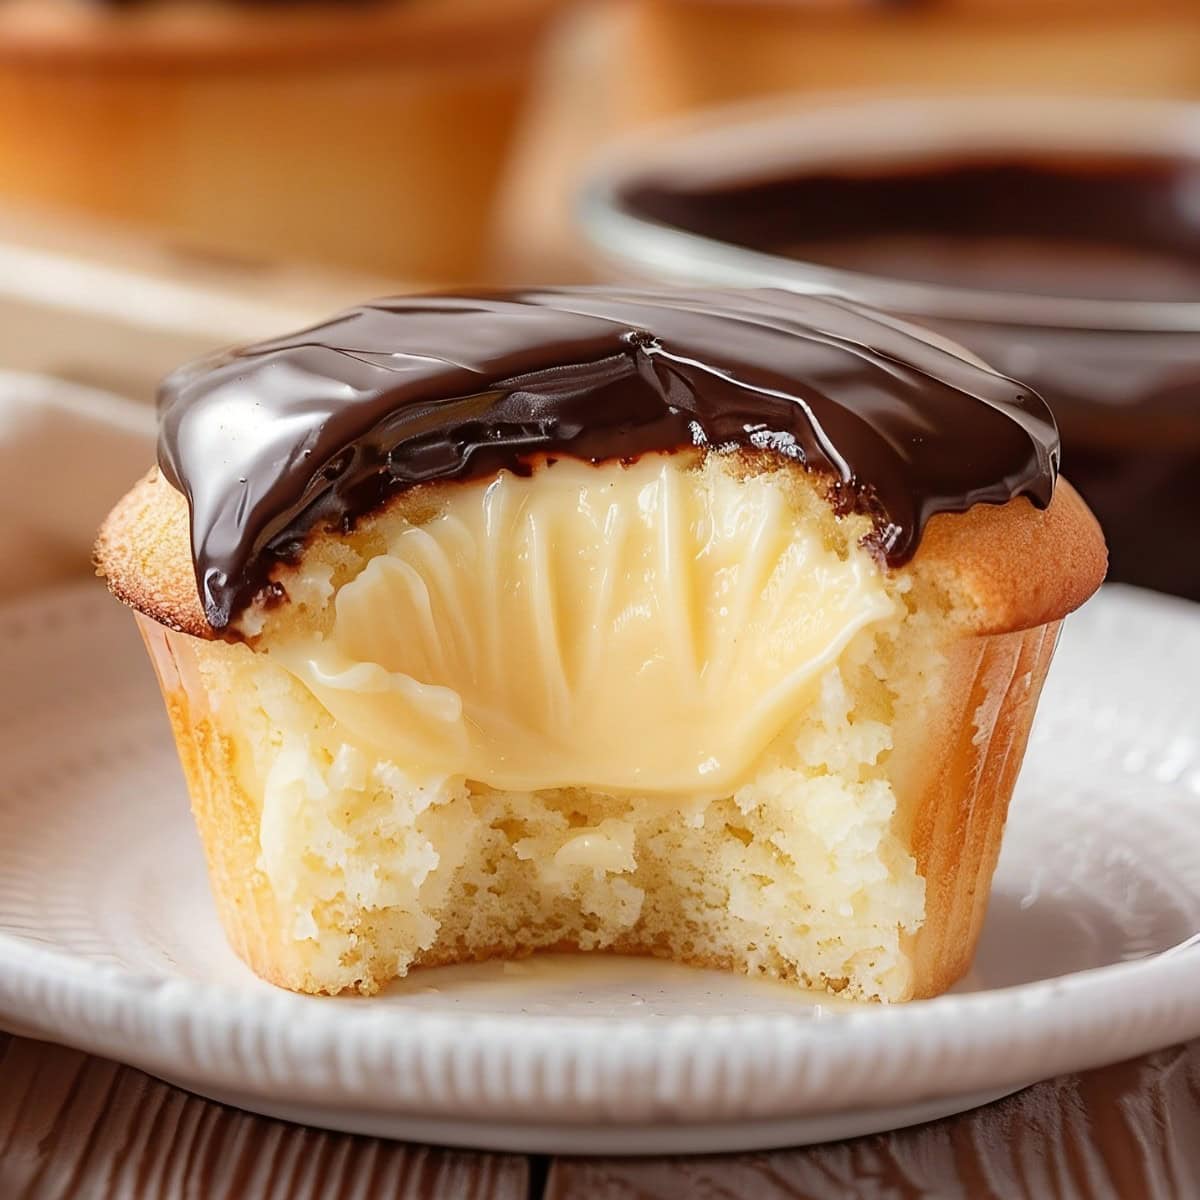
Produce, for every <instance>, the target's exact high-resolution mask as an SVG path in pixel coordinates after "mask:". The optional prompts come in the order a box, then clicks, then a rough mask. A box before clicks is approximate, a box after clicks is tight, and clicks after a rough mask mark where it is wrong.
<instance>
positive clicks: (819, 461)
mask: <svg viewBox="0 0 1200 1200" xmlns="http://www.w3.org/2000/svg"><path fill="white" fill-rule="evenodd" d="M1057 466H1058V437H1057V433H1056V430H1055V426H1054V422H1053V419H1052V417H1051V415H1050V413H1049V411H1048V410H1047V409H1046V407H1045V405H1044V404H1043V402H1042V401H1041V400H1040V399H1039V398H1038V397H1037V396H1036V395H1035V394H1034V393H1032V392H1030V391H1029V390H1028V389H1026V388H1023V387H1022V386H1021V385H1020V384H1017V383H1014V382H1013V381H1012V380H1010V379H1007V378H1005V377H1003V376H1000V375H997V374H995V373H994V372H992V371H991V370H989V369H988V368H986V367H985V366H983V365H982V364H981V363H979V362H978V361H977V360H974V359H972V358H970V357H969V356H967V355H966V353H965V352H963V351H959V350H958V349H957V348H955V347H953V346H952V345H950V344H948V343H944V342H942V341H940V340H936V339H935V338H934V337H933V335H926V334H924V333H922V332H921V331H919V330H917V329H915V328H913V327H910V326H907V325H903V324H901V323H899V322H896V321H894V320H892V319H890V318H886V317H883V316H881V315H879V314H876V313H873V312H871V311H869V310H866V309H863V308H859V307H857V306H854V305H852V304H849V303H847V302H843V301H840V300H834V299H828V298H820V297H812V296H797V295H792V294H788V293H782V292H771V291H745V292H737V291H728V292H718V291H710V292H682V291H680V292H668V291H629V292H622V291H600V290H587V289H579V290H574V291H571V290H563V291H550V292H524V293H520V292H514V293H492V294H484V295H477V296H453V295H450V296H426V297H415V298H401V299H393V300H385V301H380V302H377V303H374V304H369V305H364V306H363V307H361V308H357V309H354V310H351V311H350V312H347V313H344V314H342V315H341V316H338V317H336V318H334V319H333V320H332V321H330V322H329V323H328V324H325V325H322V326H319V327H317V328H313V329H308V330H305V331H303V332H301V333H299V334H296V335H295V336H292V337H285V338H280V339H279V340H277V341H274V342H267V343H263V344H261V345H257V346H252V347H249V348H247V349H243V350H238V351H234V352H232V353H230V354H227V355H225V356H224V357H221V358H217V359H214V360H210V361H207V362H203V363H200V364H198V365H195V366H191V367H187V368H184V369H183V370H181V371H179V372H177V373H176V374H175V375H173V376H172V377H170V378H169V379H168V380H167V382H166V384H165V385H164V387H163V390H162V396H161V438H160V444H159V467H158V469H156V470H155V471H154V472H152V473H151V474H150V475H149V476H147V477H146V478H145V479H143V480H142V481H141V482H140V483H138V484H137V485H136V486H135V487H134V488H133V490H132V491H131V492H130V493H129V494H128V495H127V496H126V497H125V498H124V500H122V501H121V503H120V504H119V505H118V506H117V508H116V509H115V510H114V511H113V513H112V514H111V516H110V517H109V519H108V521H107V522H106V524H105V526H104V528H103V530H102V531H101V534H100V539H99V543H98V550H97V554H98V561H99V565H100V569H101V571H102V572H103V574H104V575H105V576H106V577H107V579H108V582H109V586H110V587H111V588H112V590H113V592H114V593H115V594H116V595H117V596H118V597H119V598H120V599H122V600H124V601H125V602H126V603H127V604H129V605H130V606H131V607H133V608H134V609H135V611H136V614H137V619H138V622H139V624H140V626H141V629H142V632H143V634H144V636H145V640H146V643H147V645H148V647H149V649H150V653H151V656H152V658H153V660H154V663H155V666H156V668H157V671H158V674H159V678H160V680H161V683H162V688H163V693H164V696H165V698H166V703H167V708H168V710H169V713H170V717H171V722H172V725H173V728H174V732H175V736H176V739H177V741H178V745H179V750H180V756H181V758H182V761H183V766H184V771H185V774H186V776H187V780H188V785H189V788H190V790H191V795H192V802H193V808H194V812H195V816H196V820H197V823H198V826H199V829H200V833H201V837H202V839H203V841H204V845H205V850H206V852H207V857H208V863H209V868H210V872H211V877H212V885H213V891H214V894H215V896H216V899H217V903H218V906H219V908H220V911H221V915H222V918H223V920H224V923H225V927H226V929H227V931H228V934H229V937H230V939H231V941H232V943H233V945H234V946H235V948H236V949H237V951H238V952H239V953H240V954H241V955H242V957H243V958H245V959H246V961H247V962H248V963H249V964H250V965H251V966H252V967H253V968H254V970H255V971H257V972H258V973H259V974H260V975H262V976H264V977H265V978H267V979H269V980H272V981H273V982H275V983H278V984H281V985H283V986H285V987H289V988H294V989H298V990H300V991H306V992H337V991H340V990H342V989H346V988H353V989H358V990H359V991H363V992H373V991H375V990H377V989H378V988H379V987H381V986H382V985H384V984H385V983H386V982H387V981H388V980H390V979H392V978H394V977H396V976H398V975H403V974H405V973H406V972H407V971H408V970H409V969H410V968H411V967H413V966H416V965H419V964H423V963H448V962H457V961H461V960H464V959H473V958H485V957H491V956H509V955H522V954H527V953H529V952H531V951H534V950H537V949H540V948H547V947H554V948H558V949H562V948H578V949H581V950H612V951H621V952H625V953H638V954H655V955H662V956H666V957H671V958H675V959H678V960H681V961H684V962H688V963H697V964H704V965H708V966H719V967H726V968H730V969H734V970H738V971H744V972H747V973H750V974H755V975H766V976H772V977H777V978H782V979H790V980H795V981H797V982H799V983H801V984H804V985H807V986H813V987H822V988H827V989H830V990H833V991H838V992H842V993H844V994H846V995H848V996H852V997H857V998H864V999H877V1000H906V999H909V998H911V997H914V996H929V995H933V994H935V993H937V992H940V991H942V990H943V989H945V988H947V987H948V986H949V985H950V984H951V983H953V982H954V981H955V980H956V979H957V978H958V977H959V976H960V975H961V974H962V973H963V972H964V971H965V970H966V968H967V966H968V964H969V963H970V960H971V956H972V952H973V949H974V945H975V940H976V937H977V935H978V933H979V928H980V924H981V922H982V919H983V914H984V909H985V907H986V903H987V896H988V890H989V886H990V881H991V876H992V872H993V869H994V867H995V864H996V857H997V854H998V852H999V847H1000V838H1001V833H1002V830H1003V827H1004V821H1005V815H1006V811H1007V808H1008V802H1009V797H1010V795H1011V793H1012V789H1013V784H1014V781H1015V779H1016V775H1017V771H1018V769H1019V766H1020V762H1021V757H1022V753H1023V750H1024V747H1025V742H1026V738H1027V736H1028V733H1029V727H1030V722H1031V721H1032V718H1033V714H1034V708H1035V706H1036V704H1037V699H1038V694H1039V691H1040V689H1041V686H1042V681H1043V679H1044V677H1045V674H1046V670H1047V667H1048V666H1049V662H1050V657H1051V654H1052V652H1053V649H1054V644H1055V638H1056V636H1057V633H1058V629H1059V624H1060V622H1061V621H1062V619H1063V617H1064V616H1065V615H1066V614H1067V613H1068V612H1070V611H1071V610H1072V609H1073V608H1075V607H1076V606H1077V605H1079V604H1080V603H1082V602H1083V600H1085V599H1086V598H1087V597H1088V596H1089V595H1090V594H1091V593H1092V592H1093V591H1094V590H1095V588H1096V587H1097V586H1098V585H1099V583H1100V580H1101V577H1102V576H1103V573H1104V563H1105V552H1104V545H1103V541H1102V538H1101V536H1100V533H1099V530H1098V528H1097V526H1096V524H1095V522H1094V521H1093V519H1092V517H1091V516H1090V514H1089V513H1088V511H1087V510H1086V508H1085V507H1084V505H1083V503H1082V502H1081V501H1080V499H1079V498H1078V496H1077V495H1076V493H1075V492H1074V491H1073V490H1072V489H1071V488H1070V486H1069V485H1068V484H1066V483H1065V482H1063V481H1062V480H1057V481H1056V476H1057Z"/></svg>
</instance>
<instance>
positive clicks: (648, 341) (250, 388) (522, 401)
mask: <svg viewBox="0 0 1200 1200" xmlns="http://www.w3.org/2000/svg"><path fill="white" fill-rule="evenodd" d="M693 446H705V447H711V448H716V449H721V448H731V447H740V448H750V449H757V450H760V451H762V452H764V453H768V454H777V455H779V456H780V458H782V459H787V460H790V461H794V462H797V463H799V464H801V465H802V466H804V467H806V468H808V469H811V470H813V471H818V472H821V473H823V474H824V475H825V476H826V477H827V478H828V479H829V481H830V485H831V489H832V492H833V495H834V497H835V499H836V501H837V503H839V505H840V506H842V507H843V508H844V509H845V510H850V509H856V510H858V511H863V512H866V513H868V514H869V515H870V516H871V517H872V519H873V521H874V528H875V534H874V544H875V547H876V548H877V550H878V551H879V552H880V553H881V554H883V555H884V556H885V557H886V558H887V559H888V561H889V562H891V563H893V564H896V563H901V562H904V561H905V560H906V559H907V558H908V557H909V556H910V555H911V554H912V553H913V552H914V551H915V549H916V547H917V544H918V542H919V540H920V536H921V532H922V530H923V528H924V526H925V523H926V522H927V521H928V520H929V518H930V517H931V516H933V515H934V514H935V513H939V512H947V511H950V512H962V511H965V510H966V509H968V508H970V507H971V506H972V505H973V504H976V503H980V502H985V503H1005V502H1006V501H1008V500H1010V499H1012V498H1013V497H1015V496H1027V497H1028V498H1029V499H1030V500H1032V501H1033V502H1034V503H1035V504H1037V505H1039V506H1042V507H1044V506H1045V505H1046V504H1048V503H1049V501H1050V497H1051V493H1052V491H1053V486H1054V480H1055V477H1056V473H1057V463H1058V434H1057V430H1056V428H1055V425H1054V420H1053V418H1052V417H1051V415H1050V412H1049V409H1048V408H1047V407H1046V405H1045V404H1044V403H1043V401H1042V400H1041V398H1040V397H1039V396H1037V394H1036V393H1034V392H1032V391H1031V390H1030V389H1028V388H1026V387H1024V386H1023V385H1021V384H1019V383H1016V382H1014V381H1013V380H1011V379H1008V378H1006V377H1004V376H1003V375H999V374H997V373H995V372H994V371H991V370H989V369H987V368H985V367H983V366H981V365H980V364H978V363H976V362H974V361H972V360H970V359H968V358H964V357H962V356H961V355H960V354H958V353H955V352H954V351H953V350H952V349H950V348H947V347H945V346H943V345H941V344H939V343H937V342H936V341H931V340H928V338H927V336H926V335H925V334H923V333H922V332H921V331H919V330H915V329H913V328H911V327H909V326H907V325H905V324H903V323H901V322H898V321H896V320H895V319H892V318H887V317H884V316H882V315H880V314H877V313H875V312H873V311H872V310H870V309H867V308H863V307H860V306H858V305H856V304H853V303H849V302H846V301H840V300H834V299H830V298H826V297H817V296H799V295H795V294H793V293H790V292H782V291H768V290H742V291H738V290H734V291H716V290H713V291H682V290H673V291H652V290H634V291H617V290H600V289H586V288H585V289H574V290H569V289H563V290H556V291H540V292H530V291H526V292H491V293H481V294H478V295H453V296H416V297H399V298H395V299H388V300H381V301H377V302H375V303H373V304H367V305H363V306H361V307H359V308H354V309H351V310H349V311H348V312H346V313H343V314H341V315H340V316H337V317H335V318H333V319H332V320H331V321H329V322H327V323H326V324H323V325H320V326H316V327H314V328H312V329H308V330H304V331H301V332H300V333H297V334H295V335H293V336H291V337H285V338H280V339H277V340H275V341H271V342H264V343H261V344H259V345H256V346H250V347H247V348H244V349H241V350H235V351H233V352H231V353H228V354H225V355H222V356H220V357H217V358H215V359H210V360H207V361H204V362H201V363H199V364H195V365H193V366H191V367H186V368H184V369H182V370H180V371H178V372H176V373H175V374H173V375H172V376H171V377H169V378H168V379H167V380H166V382H165V384H164V386H163V389H162V391H161V394H160V437H159V465H160V466H161V468H162V470H163V473H164V474H165V475H166V477H167V479H168V480H169V481H170V482H171V483H172V484H173V485H174V486H175V487H177V488H178V489H179V490H180V491H181V492H183V493H184V494H185V495H186V496H187V499H188V503H189V508H190V512H191V539H192V553H193V559H194V564H195V570H196V582H197V586H198V588H199V594H200V597H201V600H202V603H203V605H204V610H205V614H206V616H207V618H208V621H209V623H210V624H211V625H212V627H213V628H214V629H221V628H224V627H225V626H227V625H228V624H229V622H230V621H231V619H232V618H233V617H235V616H236V615H237V613H238V612H239V611H240V609H242V608H243V607H244V606H245V605H246V604H247V603H248V602H249V601H250V600H251V599H252V598H253V597H254V596H255V594H257V592H258V591H259V590H260V589H261V588H262V587H263V586H264V585H265V584H266V582H267V580H268V577H269V574H270V570H271V568H272V566H274V564H275V563H277V562H279V561H281V560H285V561H286V560H290V559H294V558H295V556H296V555H297V553H298V552H299V550H300V548H301V547H302V545H303V542H304V539H305V538H306V537H307V535H308V534H309V532H310V531H312V530H314V529H316V528H339V527H340V528H349V527H352V526H353V524H354V522H355V521H356V520H357V519H358V518H360V517H361V516H363V515H365V514H367V513H369V512H371V511H373V510H375V509H377V508H379V507H380V506H381V505H382V504H383V503H385V502H386V501H387V500H388V499H389V497H391V496H392V495H395V494H396V493H397V492H399V491H401V490H403V489H405V488H409V487H412V486H415V485H418V484H422V483H429V482H433V481H438V480H466V479H477V478H484V477H487V476H489V475H492V474H495V473H496V472H498V471H501V470H508V471H515V472H521V473H527V472H528V470H529V469H530V463H531V462H532V461H534V460H536V459H538V458H539V457H542V456H547V455H549V456H553V455H570V456H572V457H575V458H578V459H582V460H584V461H588V462H594V463H599V462H605V461H621V460H630V459H633V458H636V457H637V456H639V455H642V454H646V453H650V452H661V451H666V452H671V451H676V450H680V449H684V448H688V447H693Z"/></svg>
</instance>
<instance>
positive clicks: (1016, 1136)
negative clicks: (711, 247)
mask: <svg viewBox="0 0 1200 1200" xmlns="http://www.w3.org/2000/svg"><path fill="white" fill-rule="evenodd" d="M686 1196H701V1197H704V1198H705V1200H735V1198H740V1197H753V1198H754V1200H853V1198H858V1197H862V1198H864V1200H884V1198H888V1200H891V1198H897V1200H899V1198H909V1197H938V1198H939V1200H940V1198H942V1197H946V1198H953V1197H969V1198H970V1200H976V1198H979V1200H984V1198H988V1200H990V1198H995V1200H1017V1198H1019V1197H1030V1198H1031V1200H1042V1198H1043V1197H1063V1198H1064V1200H1093V1198H1094V1200H1109V1198H1113V1200H1137V1198H1139V1197H1153V1198H1154V1200H1160V1198H1161V1200H1175V1198H1177V1197H1179V1198H1182V1197H1193V1196H1200V1041H1197V1042H1192V1043H1190V1044H1189V1045H1187V1046H1177V1047H1175V1048H1173V1049H1170V1050H1164V1051H1161V1052H1159V1053H1157V1054H1152V1055H1148V1056H1146V1057H1144V1058H1140V1059H1136V1060H1134V1061H1133V1062H1128V1063H1121V1064H1118V1065H1116V1066H1112V1067H1105V1068H1103V1069H1101V1070H1097V1071H1089V1072H1087V1073H1085V1074H1082V1075H1071V1076H1066V1077H1064V1078H1062V1079H1056V1080H1052V1081H1050V1082H1048V1083H1043V1084H1038V1085H1037V1086H1036V1087H1032V1088H1029V1089H1027V1090H1026V1091H1024V1092H1021V1093H1019V1094H1018V1095H1016V1096H1010V1097H1008V1099H1006V1100H1001V1101H1000V1102H999V1103H997V1104H992V1105H989V1106H987V1107H986V1108H982V1109H977V1110H975V1111H974V1112H970V1113H963V1114H962V1115H960V1116H957V1117H950V1118H947V1119H946V1120H942V1121H934V1122H931V1123H929V1124H927V1125H922V1126H918V1127H916V1128H914V1129H909V1130H901V1131H899V1132H897V1133H892V1134H882V1135H879V1136H876V1137H868V1138H857V1139H855V1140H853V1141H846V1142H836V1143H832V1144H830V1145H825V1146H815V1147H811V1148H809V1149H804V1150H789V1151H780V1152H772V1153H761V1154H744V1155H736V1156H731V1157H713V1158H657V1159H560V1160H558V1161H557V1162H555V1163H554V1164H553V1165H552V1166H551V1169H550V1176H549V1179H548V1181H547V1186H546V1193H545V1198H546V1200H677V1198H678V1197H686Z"/></svg>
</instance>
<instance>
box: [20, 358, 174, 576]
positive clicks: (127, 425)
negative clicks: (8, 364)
mask: <svg viewBox="0 0 1200 1200" xmlns="http://www.w3.org/2000/svg"><path fill="white" fill-rule="evenodd" d="M153 462H154V413H153V412H152V411H151V410H150V409H149V408H148V407H146V406H145V405H142V404H135V403H133V402H132V401H129V400H124V399H122V398H120V397H118V396H113V395H110V394H109V393H107V392H101V391H97V390H95V389H93V388H86V387H81V386H80V385H78V384H72V383H66V382H64V381H62V380H57V379H48V378H46V377H44V376H39V375H26V374H21V373H17V372H10V371H0V599H3V598H7V597H10V596H15V595H17V594H19V593H20V592H23V591H28V590H31V589H33V588H37V587H42V586H44V585H46V584H49V583H53V582H56V581H58V580H62V579H67V578H70V577H71V576H82V575H85V574H87V573H89V572H90V571H91V570H92V564H91V551H92V543H93V541H94V540H95V536H96V529H97V527H98V526H99V524H100V522H101V521H102V520H103V519H104V516H105V514H106V513H107V512H108V510H109V508H111V507H112V505H113V503H114V502H115V501H116V500H118V499H119V498H120V496H121V495H122V493H123V492H125V491H126V490H127V489H128V488H129V486H130V485H131V484H132V483H134V482H135V481H136V480H137V479H138V478H139V477H140V476H141V475H143V474H144V473H145V472H146V471H147V470H148V469H149V468H150V466H151V465H152V464H153Z"/></svg>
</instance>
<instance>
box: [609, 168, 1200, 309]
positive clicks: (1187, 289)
mask: <svg viewBox="0 0 1200 1200" xmlns="http://www.w3.org/2000/svg"><path fill="white" fill-rule="evenodd" d="M618 203H619V204H620V205H621V206H622V207H623V208H625V209H626V210H628V211H629V212H632V213H636V214H637V215H639V216H641V217H644V218H647V219H649V220H653V221H658V222H661V223H662V224H665V225H669V226H671V227H673V228H676V229H683V230H687V231H688V232H691V233H698V234H701V235H702V236H704V237H708V238H712V239H714V240H717V241H722V242H727V243H730V244H732V245H736V246H744V247H746V248H747V249H750V250H756V251H759V252H762V253H767V254H773V255H778V256H781V257H785V258H793V259H797V260H802V261H804V262H810V263H818V264H821V265H824V266H831V267H839V268H843V269H847V270H854V271H865V272H868V273H870V274H872V275H887V276H890V277H893V278H900V279H909V280H914V281H918V282H925V283H936V284H943V285H949V286H953V287H971V288H985V289H988V290H992V289H996V290H1001V291H1011V292H1024V293H1040V294H1043V295H1053V296H1074V297H1088V298H1103V299H1118V300H1197V299H1200V162H1196V163H1192V162H1188V161H1184V160H1179V159H1166V158H1153V157H1146V158H1095V157H1079V158H1071V157H1055V158H1047V159H1043V160H1038V159H1011V160H1004V159H982V160H979V161H970V160H967V161H962V160H955V159H950V160H939V159H929V160H925V161H917V162H905V163H904V164H899V165H896V166H894V167H892V168H890V169H887V170H883V169H880V168H876V169H874V170H865V169H861V170H853V171H851V170H847V171H844V172H829V171H814V172H813V173H806V174H793V175H789V174H786V173H783V174H779V175H774V176H770V175H768V176H760V177H758V178H750V179H740V180H737V181H736V182H725V183H719V182H717V183H713V182H710V183H704V182H687V181H685V180H683V179H672V178H670V177H669V176H665V177H663V178H661V179H655V178H654V177H653V176H652V175H650V176H648V177H646V178H644V179H642V180H639V181H638V182H636V183H633V184H629V185H627V186H626V187H625V188H624V189H623V190H622V192H621V194H620V196H619V197H618Z"/></svg>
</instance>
